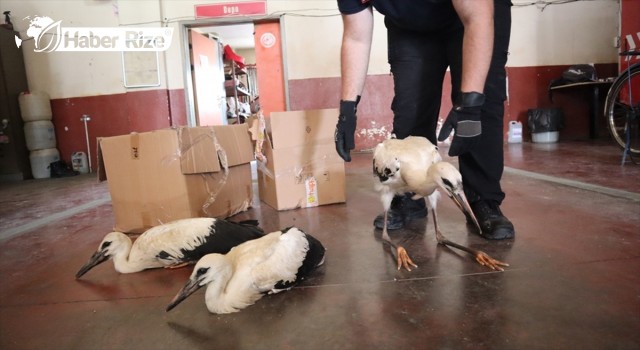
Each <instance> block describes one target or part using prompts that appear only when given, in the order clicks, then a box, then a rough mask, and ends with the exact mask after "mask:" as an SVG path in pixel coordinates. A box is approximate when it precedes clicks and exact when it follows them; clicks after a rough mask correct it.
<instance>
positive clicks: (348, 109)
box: [334, 96, 360, 162]
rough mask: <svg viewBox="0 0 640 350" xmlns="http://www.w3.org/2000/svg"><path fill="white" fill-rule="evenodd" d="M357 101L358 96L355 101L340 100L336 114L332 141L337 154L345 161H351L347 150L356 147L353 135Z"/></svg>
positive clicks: (358, 100) (358, 99)
mask: <svg viewBox="0 0 640 350" xmlns="http://www.w3.org/2000/svg"><path fill="white" fill-rule="evenodd" d="M358 102H360V96H358V97H357V98H356V100H355V101H343V100H341V101H340V115H339V116H338V124H337V125H336V132H335V134H334V141H335V142H336V151H338V155H340V157H341V158H342V159H344V160H345V161H347V162H350V161H351V155H350V154H349V152H350V151H351V150H352V149H354V148H355V147H356V144H355V141H354V136H355V133H356V121H357V119H358V118H356V111H357V110H358Z"/></svg>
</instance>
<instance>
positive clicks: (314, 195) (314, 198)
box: [304, 176, 319, 207]
mask: <svg viewBox="0 0 640 350" xmlns="http://www.w3.org/2000/svg"><path fill="white" fill-rule="evenodd" d="M304 187H305V189H306V192H307V196H306V198H307V207H317V206H318V205H319V202H318V182H317V181H316V178H315V177H313V176H311V177H309V178H307V180H306V181H305V182H304Z"/></svg>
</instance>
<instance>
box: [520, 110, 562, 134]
mask: <svg viewBox="0 0 640 350" xmlns="http://www.w3.org/2000/svg"><path fill="white" fill-rule="evenodd" d="M527 116H528V121H527V125H528V126H529V130H530V131H531V133H533V134H536V133H540V132H549V131H558V130H560V129H562V128H564V114H563V113H562V109H560V108H534V109H530V110H529V111H528V112H527Z"/></svg>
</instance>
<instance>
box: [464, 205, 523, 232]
mask: <svg viewBox="0 0 640 350" xmlns="http://www.w3.org/2000/svg"><path fill="white" fill-rule="evenodd" d="M471 210H473V214H474V215H475V216H476V219H478V223H479V224H480V227H481V228H482V232H480V236H482V237H484V238H486V239H493V240H499V239H509V238H513V237H514V236H515V234H516V233H515V229H514V228H513V224H512V223H511V221H509V219H507V218H506V217H505V216H504V214H502V211H501V210H500V205H499V204H498V203H497V202H495V201H485V200H480V201H477V202H474V203H471ZM467 223H469V224H473V221H472V220H471V218H470V217H467Z"/></svg>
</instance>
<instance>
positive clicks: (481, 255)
mask: <svg viewBox="0 0 640 350" xmlns="http://www.w3.org/2000/svg"><path fill="white" fill-rule="evenodd" d="M431 212H432V213H433V214H432V217H433V225H434V226H435V230H436V240H437V241H438V244H442V245H445V246H449V247H454V248H457V249H460V250H462V251H465V252H467V253H469V254H471V255H473V257H474V258H475V259H476V261H477V262H478V263H479V264H480V265H482V266H487V267H489V268H490V269H492V270H497V271H504V269H503V268H502V266H509V264H507V263H505V262H502V261H500V260H496V259H494V258H492V257H490V256H489V255H488V254H487V253H485V252H483V251H480V250H476V249H472V248H469V247H465V246H463V245H460V244H458V243H455V242H451V241H450V240H448V239H447V238H445V236H444V235H443V234H442V233H441V232H440V229H438V218H437V216H436V211H435V209H432V210H431Z"/></svg>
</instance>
